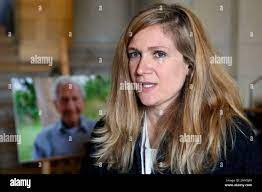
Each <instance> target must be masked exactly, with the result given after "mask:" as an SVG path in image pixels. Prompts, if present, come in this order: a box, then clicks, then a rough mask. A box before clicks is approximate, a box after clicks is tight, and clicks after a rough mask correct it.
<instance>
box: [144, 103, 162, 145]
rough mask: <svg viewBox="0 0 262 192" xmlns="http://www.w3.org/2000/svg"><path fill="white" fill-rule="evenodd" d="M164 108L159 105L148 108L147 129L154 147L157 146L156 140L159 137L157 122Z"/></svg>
mask: <svg viewBox="0 0 262 192" xmlns="http://www.w3.org/2000/svg"><path fill="white" fill-rule="evenodd" d="M163 112H164V109H163V108H159V107H150V108H148V109H146V115H147V119H146V121H147V131H148V135H149V141H150V145H151V147H152V148H155V147H156V146H155V142H156V138H157V122H158V120H159V119H160V117H161V115H162V114H163Z"/></svg>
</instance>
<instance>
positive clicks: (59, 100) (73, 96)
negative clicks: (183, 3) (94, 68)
mask: <svg viewBox="0 0 262 192" xmlns="http://www.w3.org/2000/svg"><path fill="white" fill-rule="evenodd" d="M84 98H85V92H84V91H83V89H82V87H81V86H80V85H79V84H78V83H77V82H76V81H74V80H72V79H71V78H70V77H60V78H58V79H57V80H56V82H55V84H54V88H53V100H54V105H55V108H56V110H57V112H58V113H59V114H60V117H61V118H60V119H59V120H58V121H57V122H55V123H53V124H51V125H49V126H48V127H46V128H43V129H42V131H41V132H40V133H39V134H38V135H37V137H36V139H35V142H34V149H33V159H35V160H36V159H41V158H48V157H54V156H56V157H57V156H70V155H78V154H82V153H83V148H84V144H85V143H87V142H88V140H89V138H90V135H91V132H92V130H93V127H94V125H95V122H94V121H91V120H89V119H87V118H85V117H84V116H82V115H81V114H82V112H83V109H84V106H85V105H84Z"/></svg>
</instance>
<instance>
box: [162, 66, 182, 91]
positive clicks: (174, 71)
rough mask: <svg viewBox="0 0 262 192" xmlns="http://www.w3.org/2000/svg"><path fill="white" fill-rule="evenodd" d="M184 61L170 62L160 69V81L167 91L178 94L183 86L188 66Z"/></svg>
mask: <svg viewBox="0 0 262 192" xmlns="http://www.w3.org/2000/svg"><path fill="white" fill-rule="evenodd" d="M185 67H186V66H185V64H184V63H176V64H174V62H170V63H168V65H166V67H164V68H162V70H161V71H160V74H161V77H160V82H161V86H162V88H163V89H165V92H168V93H169V94H176V93H177V92H179V91H180V89H181V88H182V86H183V84H184V82H185V78H186V74H187V73H186V68H185Z"/></svg>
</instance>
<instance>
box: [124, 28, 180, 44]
mask: <svg viewBox="0 0 262 192" xmlns="http://www.w3.org/2000/svg"><path fill="white" fill-rule="evenodd" d="M157 46H165V47H168V48H170V47H175V43H174V39H173V38H172V37H171V35H170V33H167V32H164V29H163V26H162V25H160V24H157V25H152V26H149V27H146V28H145V29H142V30H141V31H139V32H138V33H137V34H136V35H135V36H134V37H133V38H132V40H131V42H130V44H129V46H128V47H135V48H147V47H157Z"/></svg>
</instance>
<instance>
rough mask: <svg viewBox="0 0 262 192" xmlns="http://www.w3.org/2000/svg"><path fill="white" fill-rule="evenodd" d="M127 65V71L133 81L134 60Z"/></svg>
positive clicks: (135, 66) (134, 71) (135, 65)
mask: <svg viewBox="0 0 262 192" xmlns="http://www.w3.org/2000/svg"><path fill="white" fill-rule="evenodd" d="M128 67H129V73H130V76H131V79H132V81H133V82H134V81H135V73H136V68H137V64H136V63H135V62H132V63H129V64H128Z"/></svg>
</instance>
